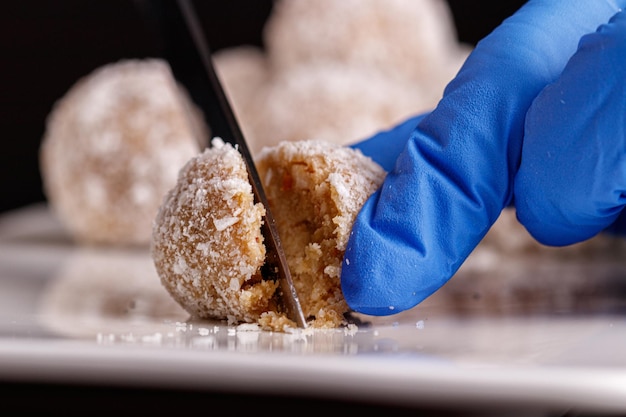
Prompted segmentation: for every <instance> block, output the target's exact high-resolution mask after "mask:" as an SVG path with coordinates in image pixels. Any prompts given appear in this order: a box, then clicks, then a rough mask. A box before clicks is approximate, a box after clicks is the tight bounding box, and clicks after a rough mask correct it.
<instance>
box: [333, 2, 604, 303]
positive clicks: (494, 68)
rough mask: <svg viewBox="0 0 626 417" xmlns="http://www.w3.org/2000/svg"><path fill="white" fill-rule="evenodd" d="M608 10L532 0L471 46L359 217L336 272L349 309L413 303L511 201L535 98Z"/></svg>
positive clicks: (441, 280)
mask: <svg viewBox="0 0 626 417" xmlns="http://www.w3.org/2000/svg"><path fill="white" fill-rule="evenodd" d="M615 11H616V10H615V9H614V8H612V7H610V6H609V3H608V2H595V1H594V2H588V1H585V0H578V1H572V0H560V1H555V0H543V1H541V0H537V1H530V2H528V3H527V4H526V5H525V6H523V7H522V8H521V9H520V10H519V11H518V13H516V14H515V15H514V16H512V17H511V18H509V19H507V20H506V21H505V22H504V23H503V24H502V25H501V26H500V27H499V28H498V29H496V30H495V31H494V32H493V34H492V35H490V36H489V37H488V38H486V39H485V40H483V41H482V42H480V43H479V44H478V45H477V46H476V48H475V49H474V51H473V52H472V54H470V56H469V57H468V59H467V61H466V63H465V64H464V65H463V67H462V68H461V70H460V72H459V74H458V76H457V77H456V78H455V79H454V80H453V81H452V82H451V83H450V84H449V85H448V86H447V88H446V90H445V92H444V96H443V99H442V100H441V101H440V103H439V105H438V106H437V108H436V109H435V110H433V112H431V113H430V114H428V115H426V116H425V117H424V118H423V119H421V121H420V122H419V124H418V125H417V128H416V129H415V131H414V133H413V134H412V136H411V138H410V140H409V141H408V142H407V143H406V147H405V148H404V150H403V151H402V152H401V153H400V155H399V156H398V159H397V161H396V164H395V165H394V168H393V169H392V170H391V171H390V172H389V174H388V176H387V178H386V179H385V182H384V184H383V186H382V187H381V189H380V190H379V191H378V192H377V193H375V194H374V195H373V196H372V197H371V198H370V199H369V200H368V201H367V202H366V203H365V205H364V206H363V208H362V210H361V213H360V214H359V215H358V216H357V218H356V220H355V223H354V226H353V229H352V234H351V237H350V239H349V241H348V245H347V248H346V254H345V258H344V261H345V262H344V264H343V267H342V289H343V292H344V296H345V298H346V301H347V302H348V304H349V305H350V307H351V308H352V309H354V310H356V311H359V312H362V313H366V314H373V315H388V314H395V313H398V312H400V311H403V310H406V309H409V308H411V307H413V306H415V305H417V304H418V303H419V302H421V301H422V300H424V299H425V298H426V297H428V296H429V295H431V294H432V293H433V292H435V291H436V290H437V289H438V288H440V287H441V286H442V285H443V284H445V282H446V281H447V280H448V279H449V278H450V277H451V276H452V275H453V274H454V273H455V272H456V271H457V270H458V268H459V266H460V265H461V263H462V262H463V261H464V260H465V259H466V257H467V256H468V255H469V253H470V252H471V251H472V250H473V249H474V247H475V246H476V245H477V244H478V242H479V241H480V240H481V239H482V237H483V236H484V234H485V233H486V232H487V230H488V229H489V227H491V225H492V224H493V222H494V221H495V220H496V218H497V217H498V215H499V213H500V211H501V210H502V208H503V207H504V206H505V205H506V204H508V203H509V201H510V200H511V196H512V179H513V175H514V173H515V172H516V170H517V168H518V166H519V161H520V156H521V145H522V134H523V127H524V119H525V114H526V112H527V110H528V108H529V106H530V104H531V102H532V100H533V99H534V97H535V96H536V95H537V94H538V93H539V92H540V91H541V89H542V88H543V87H544V86H545V85H546V84H547V83H549V82H551V81H553V80H555V79H557V78H558V76H559V74H560V73H561V71H562V69H563V67H564V66H565V64H566V62H567V60H568V59H569V57H570V56H571V55H572V54H573V53H574V52H575V51H576V47H577V44H578V40H579V39H580V37H581V36H582V35H584V34H585V33H588V32H589V31H592V30H595V29H596V27H597V26H598V25H599V24H600V23H602V22H606V21H607V20H608V19H609V17H610V16H612V15H613V14H614V13H615ZM571 22H574V23H573V24H570V23H571ZM583 23H584V24H583ZM402 134H403V135H404V134H405V132H404V131H402ZM388 140H389V139H387V141H388ZM398 140H399V141H403V140H405V137H404V136H403V137H402V138H401V139H398ZM378 143H381V142H378ZM369 145H372V146H373V145H375V143H370V144H369ZM383 146H384V145H383ZM373 147H375V146H373ZM370 149H372V148H370ZM368 152H372V151H371V150H370V151H368ZM373 153H375V152H373Z"/></svg>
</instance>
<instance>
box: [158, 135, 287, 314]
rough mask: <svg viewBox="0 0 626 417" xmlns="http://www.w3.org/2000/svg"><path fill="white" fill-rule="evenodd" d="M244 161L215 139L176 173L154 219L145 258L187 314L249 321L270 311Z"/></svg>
mask: <svg viewBox="0 0 626 417" xmlns="http://www.w3.org/2000/svg"><path fill="white" fill-rule="evenodd" d="M264 215H265V208H264V207H263V205H262V204H260V203H255V202H254V195H253V193H252V186H251V185H250V183H249V181H248V172H247V170H246V167H245V164H244V161H243V158H242V157H241V155H240V154H239V152H238V151H237V150H235V148H233V147H232V146H231V145H230V144H224V142H222V141H221V140H219V139H214V140H213V141H212V147H211V148H207V149H206V150H205V151H204V152H202V153H201V154H199V155H197V156H196V157H194V158H192V159H191V160H190V161H189V162H188V163H187V164H186V165H185V166H184V167H183V169H182V170H181V171H180V174H179V177H178V181H177V183H176V185H175V187H174V188H173V189H172V190H170V192H169V193H168V194H167V195H166V197H165V199H164V201H163V203H162V205H161V208H160V209H159V212H158V214H157V216H156V219H155V222H154V228H153V237H152V256H153V259H154V262H155V266H156V268H157V272H158V274H159V276H160V277H161V282H162V283H163V285H164V286H165V288H166V289H167V290H168V291H169V292H170V294H172V296H173V297H174V299H175V300H176V301H178V303H180V305H181V306H182V307H183V308H185V309H186V310H187V311H188V312H189V313H190V314H191V315H192V316H193V317H196V318H215V319H226V320H228V321H229V323H237V322H255V321H256V320H257V319H258V318H259V317H260V315H261V313H263V312H266V311H271V310H274V309H275V306H274V301H273V295H274V293H275V292H276V288H277V284H276V283H275V282H273V281H263V280H262V277H261V272H260V268H261V266H262V265H263V263H264V261H265V246H264V245H263V236H262V234H261V226H262V222H263V216H264Z"/></svg>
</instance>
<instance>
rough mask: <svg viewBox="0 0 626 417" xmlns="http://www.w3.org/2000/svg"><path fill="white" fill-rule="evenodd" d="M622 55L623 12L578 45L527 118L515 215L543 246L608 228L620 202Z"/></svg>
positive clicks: (623, 199) (625, 67)
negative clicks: (577, 48)
mask: <svg viewBox="0 0 626 417" xmlns="http://www.w3.org/2000/svg"><path fill="white" fill-rule="evenodd" d="M624 57H626V13H624V12H621V13H618V14H616V15H615V16H614V17H613V18H612V19H611V20H610V23H609V24H607V25H603V26H601V27H600V28H599V29H598V30H597V32H595V33H592V34H589V35H587V36H585V37H583V38H582V39H581V42H580V47H579V50H578V52H577V53H576V54H575V55H574V56H573V57H572V59H571V60H570V62H569V63H568V65H567V67H566V68H565V70H564V71H563V74H562V76H561V77H560V78H559V79H558V81H556V82H555V83H554V84H551V85H549V86H547V87H546V88H545V89H544V90H543V91H542V92H541V94H540V95H539V96H538V97H537V99H536V100H535V101H534V103H533V105H532V106H531V108H530V110H529V112H528V116H527V120H526V137H525V142H524V150H523V156H522V165H521V167H520V170H519V172H518V174H517V178H516V185H515V194H516V206H517V215H518V218H519V220H520V222H521V223H522V224H524V225H525V227H526V228H527V229H528V231H529V232H530V233H531V234H532V235H533V236H534V237H535V238H536V239H537V240H539V241H540V242H542V243H544V244H547V245H554V246H562V245H568V244H571V243H575V242H580V241H583V240H586V239H588V238H590V237H593V236H594V235H596V234H598V233H599V232H601V231H602V230H603V229H605V228H607V227H609V226H610V225H611V224H612V223H614V222H615V221H616V220H617V218H618V216H619V215H620V213H621V212H622V209H623V207H624V204H626V152H625V151H626V83H625V82H624V79H625V78H626V60H625V58H624ZM620 224H621V223H620ZM612 230H613V231H615V230H624V229H623V228H620V227H619V226H617V227H613V228H612Z"/></svg>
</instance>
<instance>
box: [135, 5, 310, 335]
mask: <svg viewBox="0 0 626 417" xmlns="http://www.w3.org/2000/svg"><path fill="white" fill-rule="evenodd" d="M136 2H137V3H138V5H139V8H140V10H141V12H142V13H143V14H144V16H145V18H146V19H147V20H149V21H151V22H152V24H153V25H154V29H156V31H157V35H158V36H159V38H160V41H161V42H162V43H163V44H162V47H163V50H164V53H165V58H166V59H167V61H168V62H169V64H170V67H171V69H172V73H173V74H174V78H176V79H177V80H178V81H179V82H180V83H181V84H183V85H184V86H185V88H186V89H187V90H188V92H189V94H190V95H191V97H192V99H193V100H194V102H195V103H196V104H197V105H198V107H199V108H200V109H201V110H202V112H203V113H204V117H205V121H206V123H207V124H208V126H209V128H210V130H211V135H212V136H214V137H215V136H219V137H220V138H222V139H223V140H224V142H228V143H231V144H232V145H233V146H234V147H235V148H236V149H238V150H239V152H240V153H241V155H242V157H243V159H244V161H245V164H246V168H247V170H248V176H249V179H250V184H251V185H252V191H253V193H254V198H255V200H256V202H260V203H261V204H263V206H264V207H265V221H264V222H263V226H262V233H263V238H264V243H265V247H266V259H265V264H264V265H263V267H262V275H263V277H264V279H272V280H278V283H279V293H278V295H279V302H280V305H281V309H282V311H283V312H284V313H285V314H286V315H287V317H288V318H289V319H291V320H292V321H293V322H295V323H296V324H297V326H298V327H301V328H306V319H305V318H304V314H303V312H302V306H301V305H300V301H299V299H298V295H297V292H296V289H295V287H294V285H293V280H292V278H291V273H290V271H289V266H288V265H287V260H286V257H285V252H284V250H283V248H282V245H281V242H280V238H279V236H278V231H277V228H276V221H275V219H274V217H273V216H272V213H271V211H270V207H269V204H268V201H267V197H266V195H265V192H264V190H263V184H262V183H261V180H260V178H259V174H258V172H257V170H256V166H255V165H254V160H253V158H252V155H251V153H250V150H249V148H248V145H247V143H246V141H245V139H244V137H243V134H242V132H241V129H240V128H239V125H238V123H237V119H236V118H235V115H234V113H233V111H232V108H231V106H230V104H229V102H228V99H227V97H226V95H225V93H224V90H223V88H222V85H221V83H220V81H219V78H218V76H217V74H216V72H215V68H214V66H213V60H212V57H211V50H210V48H209V44H208V41H207V39H206V37H205V35H204V32H203V30H202V26H201V24H200V21H199V19H198V18H197V15H196V12H195V9H194V7H193V4H192V2H191V1H190V0H136Z"/></svg>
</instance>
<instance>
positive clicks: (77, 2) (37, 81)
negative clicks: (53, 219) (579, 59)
mask: <svg viewBox="0 0 626 417" xmlns="http://www.w3.org/2000/svg"><path fill="white" fill-rule="evenodd" d="M311 1H314V0H311ZM381 1H384V0H381ZM448 3H449V5H450V8H451V10H452V13H453V16H454V18H455V23H456V25H457V34H458V37H459V40H460V41H463V42H466V43H469V44H475V43H476V42H477V41H478V40H480V39H481V38H483V37H484V36H485V35H487V34H488V33H489V32H490V31H491V30H492V29H493V28H494V27H495V26H497V25H498V24H499V23H500V22H501V21H502V20H503V19H504V18H506V17H508V16H509V15H511V14H512V13H513V12H514V11H515V10H516V9H517V8H519V7H520V5H521V4H522V3H524V2H523V1H519V0H518V1H500V2H496V3H495V4H494V3H493V2H490V4H487V2H486V1H473V2H469V1H463V0H450V1H449V2H448ZM271 8H272V1H271V0H204V1H198V2H196V9H197V11H198V15H199V17H200V19H201V20H202V23H203V26H204V29H205V31H206V33H207V36H208V38H209V42H210V44H211V45H212V47H213V49H214V50H219V49H221V48H225V47H230V46H235V45H241V44H252V45H258V46H262V35H261V33H262V28H263V25H264V22H265V20H266V18H267V16H268V15H269V14H270V12H271ZM158 53H159V52H158V50H157V46H156V44H155V42H154V41H153V39H152V37H151V36H150V34H149V32H147V31H146V30H145V26H144V25H143V22H142V20H141V17H140V15H139V13H138V9H137V8H136V4H135V3H134V2H133V1H132V0H106V1H85V0H56V1H50V0H22V1H15V2H5V3H3V7H2V11H1V12H0V77H1V78H0V123H1V125H0V134H1V135H2V139H1V142H0V143H1V147H0V195H1V197H0V212H3V211H6V210H11V209H16V208H19V207H22V206H25V205H28V204H30V203H34V202H40V201H45V196H44V195H43V192H42V189H41V178H40V173H39V166H38V165H39V161H38V149H39V144H40V141H41V138H42V136H43V132H44V127H45V119H46V116H47V115H48V113H49V112H50V110H51V108H52V105H53V104H54V102H55V101H56V100H57V99H59V98H60V97H62V96H63V95H64V94H65V93H66V92H67V90H68V89H69V88H70V87H71V85H72V84H73V83H74V82H76V80H77V79H78V78H80V77H82V76H84V75H86V74H88V73H90V72H91V71H92V70H94V69H95V68H97V67H99V66H101V65H105V64H108V63H111V62H114V61H117V60H120V59H124V58H142V57H151V56H158Z"/></svg>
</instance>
